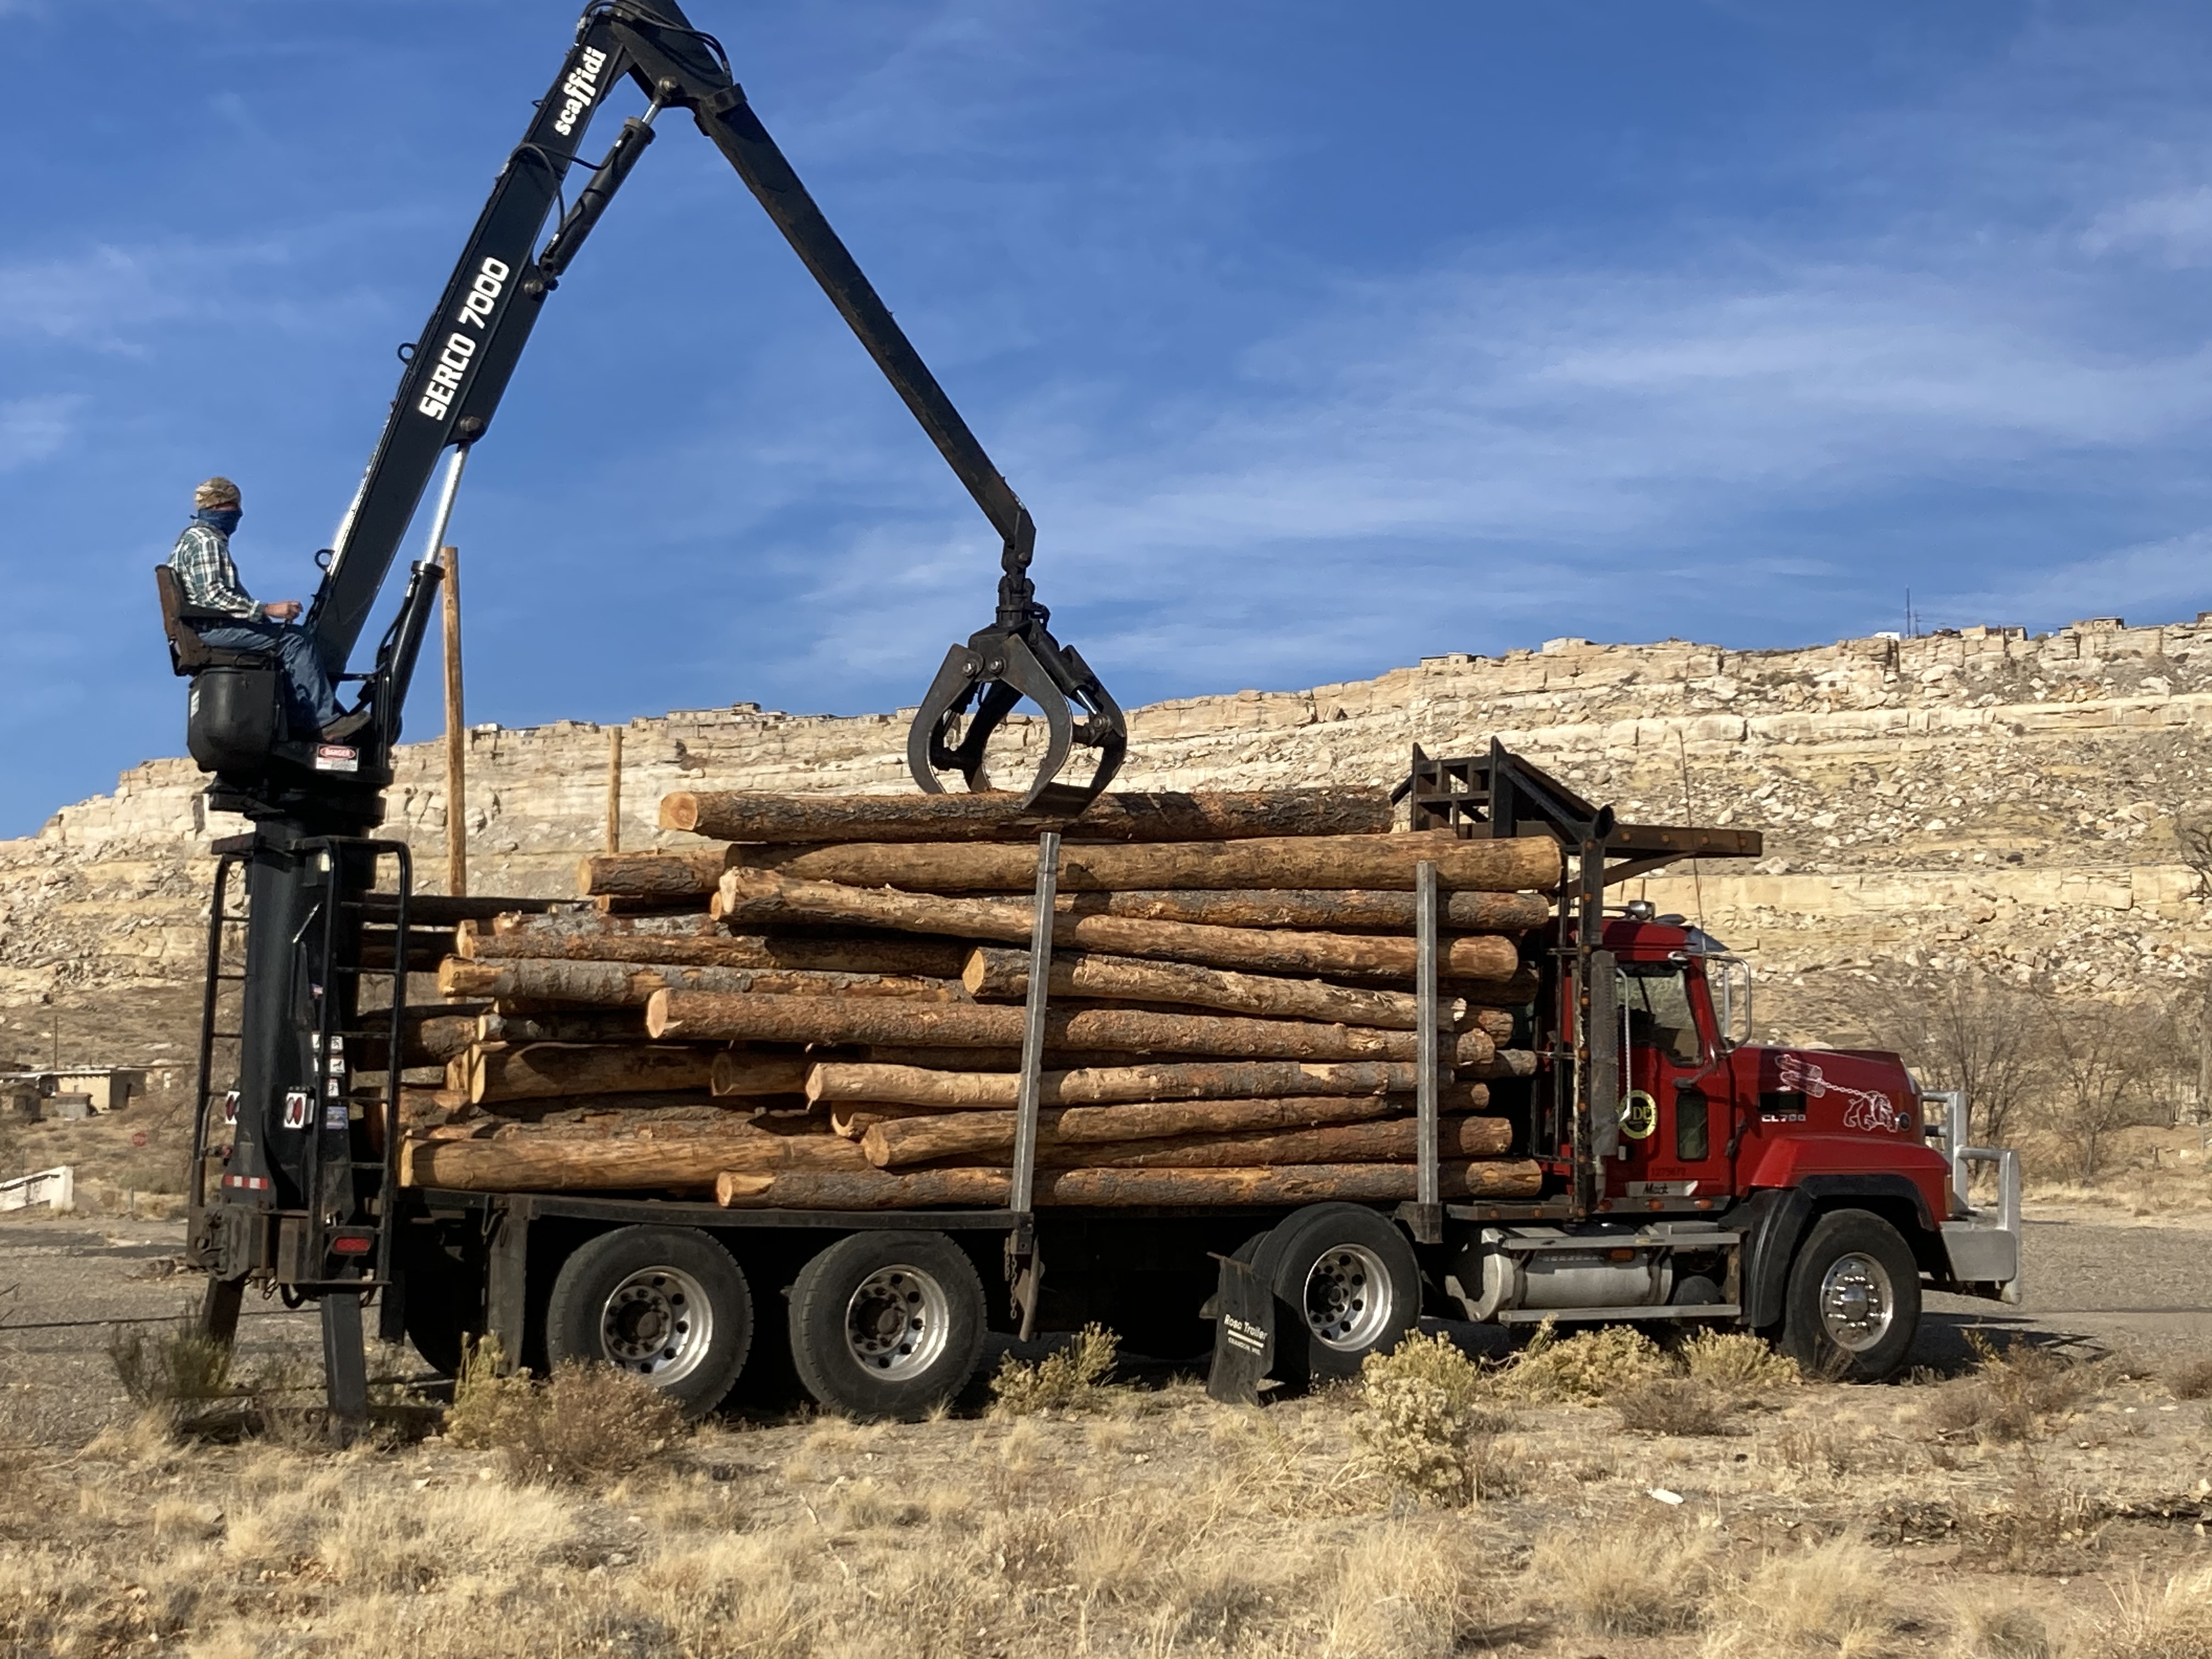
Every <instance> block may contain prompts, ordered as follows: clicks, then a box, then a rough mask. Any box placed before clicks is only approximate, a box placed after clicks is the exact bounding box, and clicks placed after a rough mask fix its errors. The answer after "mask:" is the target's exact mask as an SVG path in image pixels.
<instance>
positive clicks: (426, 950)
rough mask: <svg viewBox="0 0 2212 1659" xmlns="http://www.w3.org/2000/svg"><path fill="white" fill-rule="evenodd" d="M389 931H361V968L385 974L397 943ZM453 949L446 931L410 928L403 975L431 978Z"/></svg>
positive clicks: (450, 935)
mask: <svg viewBox="0 0 2212 1659" xmlns="http://www.w3.org/2000/svg"><path fill="white" fill-rule="evenodd" d="M397 939H398V934H397V933H395V931H394V930H393V929H392V928H389V927H364V928H362V930H361V939H360V945H359V948H360V962H361V965H362V967H363V968H367V969H371V970H373V971H374V972H377V973H386V972H389V971H390V969H391V968H392V948H393V945H394V944H395V942H396V940H397ZM452 949H453V929H452V928H450V927H410V928H409V929H408V930H407V971H408V972H409V973H410V974H435V973H436V972H437V971H438V964H439V963H441V961H443V960H444V959H445V956H446V952H447V951H450V950H452Z"/></svg>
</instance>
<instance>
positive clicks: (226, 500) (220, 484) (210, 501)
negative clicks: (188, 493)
mask: <svg viewBox="0 0 2212 1659" xmlns="http://www.w3.org/2000/svg"><path fill="white" fill-rule="evenodd" d="M238 504H239V495H238V486H237V485H236V484H234V483H231V481H230V480H229V479H228V478H210V479H209V480H208V481H207V482H206V483H203V484H198V485H196V486H194V488H193V489H192V505H193V506H194V507H236V506H237V505H238Z"/></svg>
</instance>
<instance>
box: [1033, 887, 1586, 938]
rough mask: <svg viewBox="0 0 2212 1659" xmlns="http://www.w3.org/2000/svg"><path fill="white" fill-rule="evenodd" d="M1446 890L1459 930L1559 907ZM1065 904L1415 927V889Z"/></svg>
mask: <svg viewBox="0 0 2212 1659" xmlns="http://www.w3.org/2000/svg"><path fill="white" fill-rule="evenodd" d="M1009 896H1010V897H1017V898H1018V897H1019V896H1020V895H1019V894H1012V895H1009ZM1442 900H1443V902H1441V903H1440V904H1439V905H1438V906H1437V925H1438V926H1439V927H1444V928H1448V929H1449V930H1451V931H1453V932H1455V933H1526V932H1527V931H1528V929H1529V928H1531V927H1542V926H1543V925H1544V923H1545V922H1546V921H1549V920H1550V918H1551V914H1552V907H1551V904H1550V902H1549V901H1547V899H1545V898H1544V897H1543V896H1541V894H1537V893H1490V892H1464V893H1445V894H1443V895H1442ZM1060 909H1061V913H1062V914H1063V915H1074V916H1120V917H1121V918H1123V919H1124V920H1126V921H1182V922H1193V923H1196V924H1198V925H1200V926H1201V927H1298V928H1304V929H1307V930H1310V931H1313V932H1318V933H1338V932H1344V931H1361V930H1365V929H1370V928H1372V929H1376V930H1377V931H1383V932H1389V933H1412V932H1413V927H1414V915H1413V894H1411V893H1410V892H1369V891H1364V890H1358V889H1352V890H1340V889H1334V888H1318V889H1308V890H1300V891H1267V890H1249V891H1237V890H1229V891H1207V890H1203V889H1200V890H1187V891H1180V892H1176V891H1162V890H1137V891H1134V892H1126V893H1076V894H1071V895H1070V896H1068V897H1067V898H1066V900H1064V901H1063V902H1062V903H1061V906H1060Z"/></svg>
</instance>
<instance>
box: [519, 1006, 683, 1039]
mask: <svg viewBox="0 0 2212 1659" xmlns="http://www.w3.org/2000/svg"><path fill="white" fill-rule="evenodd" d="M504 1006H505V1005H504V1004H502V1005H501V1007H502V1008H503V1007H504ZM651 1041H652V1039H651V1038H650V1037H648V1036H646V1034H645V1009H644V1008H643V1007H642V1006H639V1007H635V1008H588V1009H581V1010H579V1011H576V1012H567V1013H534V1014H510V1013H505V1012H492V1013H489V1014H484V1015H483V1016H481V1017H479V1018H478V1019H477V1042H651Z"/></svg>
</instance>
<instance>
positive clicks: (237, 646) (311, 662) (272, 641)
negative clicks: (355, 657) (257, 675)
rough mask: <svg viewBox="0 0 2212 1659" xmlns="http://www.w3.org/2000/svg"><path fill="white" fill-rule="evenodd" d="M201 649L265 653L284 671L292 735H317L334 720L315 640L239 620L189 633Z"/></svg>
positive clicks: (327, 675) (326, 675)
mask: <svg viewBox="0 0 2212 1659" xmlns="http://www.w3.org/2000/svg"><path fill="white" fill-rule="evenodd" d="M192 631H193V632H194V633H196V634H197V635H199V636H200V641H201V643H202V644H204V645H209V646H212V647H214V648H215V649H216V650H217V651H268V652H272V653H275V655H276V660H277V661H278V663H279V664H281V665H283V670H284V690H285V694H286V695H285V698H284V704H285V710H286V712H287V713H288V714H289V715H290V716H291V720H292V728H293V734H294V736H295V737H304V736H306V735H307V733H309V732H320V731H321V730H322V729H323V728H324V727H325V726H328V725H329V724H330V723H331V721H332V720H336V719H337V717H338V702H337V698H336V697H334V696H331V672H330V670H329V669H328V668H326V667H325V666H324V665H323V653H321V652H320V651H319V650H318V649H316V647H315V636H314V635H312V634H310V633H308V632H307V630H306V629H301V628H288V627H286V626H285V625H284V624H283V623H273V622H247V621H246V620H244V619H243V618H241V619H240V620H239V621H237V622H234V623H223V624H222V625H221V626H219V627H211V628H210V627H202V628H197V629H193V630H192Z"/></svg>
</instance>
